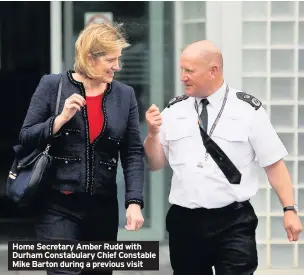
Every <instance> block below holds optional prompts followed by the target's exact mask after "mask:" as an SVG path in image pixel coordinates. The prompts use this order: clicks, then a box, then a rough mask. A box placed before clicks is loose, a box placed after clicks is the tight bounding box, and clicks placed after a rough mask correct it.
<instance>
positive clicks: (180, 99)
mask: <svg viewBox="0 0 304 275" xmlns="http://www.w3.org/2000/svg"><path fill="white" fill-rule="evenodd" d="M188 98H189V96H187V95H179V96H176V97H174V98H172V99H171V100H170V101H169V103H168V105H167V108H170V106H172V105H173V104H175V103H177V102H180V101H183V100H186V99H188Z"/></svg>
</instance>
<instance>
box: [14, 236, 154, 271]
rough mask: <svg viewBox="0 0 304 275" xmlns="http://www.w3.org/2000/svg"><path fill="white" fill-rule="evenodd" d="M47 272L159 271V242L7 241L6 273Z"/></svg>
mask: <svg viewBox="0 0 304 275" xmlns="http://www.w3.org/2000/svg"><path fill="white" fill-rule="evenodd" d="M51 269H53V270H54V269H57V270H58V269H62V270H80V269H86V270H159V242H156V241H138V242H136V241H120V242H70V241H56V242H54V241H44V242H38V241H18V242H17V241H16V242H13V241H9V242H8V270H51Z"/></svg>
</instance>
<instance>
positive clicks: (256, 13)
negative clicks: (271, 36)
mask: <svg viewBox="0 0 304 275" xmlns="http://www.w3.org/2000/svg"><path fill="white" fill-rule="evenodd" d="M242 5H243V17H244V19H247V18H264V17H267V2H266V1H265V2H264V1H242Z"/></svg>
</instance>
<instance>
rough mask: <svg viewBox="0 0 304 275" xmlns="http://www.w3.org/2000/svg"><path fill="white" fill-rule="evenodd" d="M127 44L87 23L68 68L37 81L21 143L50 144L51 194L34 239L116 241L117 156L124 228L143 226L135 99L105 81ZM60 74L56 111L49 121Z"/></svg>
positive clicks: (111, 30)
mask: <svg viewBox="0 0 304 275" xmlns="http://www.w3.org/2000/svg"><path fill="white" fill-rule="evenodd" d="M128 46H129V44H128V43H127V42H126V40H125V38H124V36H123V34H122V32H121V30H120V28H119V27H117V26H115V25H112V24H110V23H103V24H90V25H89V26H88V27H87V28H85V29H84V30H83V31H82V32H81V33H80V35H79V37H78V40H77V41H76V46H75V64H74V70H73V71H68V72H64V73H62V74H58V75H56V74H51V75H45V76H43V77H42V79H41V80H40V83H39V85H38V87H37V89H36V91H35V93H34V95H33V97H32V100H31V103H30V106H29V110H28V112H27V115H26V118H25V121H24V123H23V126H22V129H21V132H20V141H21V144H22V145H23V146H25V147H28V148H35V147H37V146H39V147H41V148H43V147H45V145H46V144H47V142H51V145H52V146H51V148H50V155H52V156H53V157H54V161H53V165H52V173H51V174H52V176H51V178H49V180H51V181H52V190H53V191H52V192H51V194H50V199H49V202H48V203H47V207H46V209H45V210H43V215H42V217H41V219H39V222H38V224H37V236H38V239H39V240H62V239H65V240H79V241H115V240H117V232H118V201H117V186H116V171H117V163H118V154H119V155H120V159H121V163H122V167H123V170H124V176H125V182H126V195H125V197H126V202H125V207H126V209H127V210H126V216H127V224H126V229H127V230H138V229H139V228H140V227H141V226H142V225H143V221H144V219H143V217H142V213H141V209H142V208H143V182H144V179H143V178H144V177H143V175H144V162H143V157H144V153H143V152H144V151H143V146H142V141H141V138H140V132H139V116H138V107H137V101H136V98H135V94H134V90H133V89H132V88H131V87H130V86H127V85H124V84H122V83H120V82H118V81H115V80H113V77H114V74H115V72H117V71H118V70H119V69H120V68H119V59H120V57H121V54H122V50H123V49H124V48H126V47H128ZM60 76H62V77H63V85H62V96H61V102H60V110H62V111H61V113H60V114H59V115H57V116H54V115H53V114H54V112H55V106H56V97H57V89H58V83H59V79H60ZM48 274H59V271H57V272H56V271H48ZM60 274H71V273H69V272H66V273H62V271H60ZM73 274H75V273H73ZM78 274H84V273H78ZM86 274H87V273H86ZM94 274H96V273H94ZM101 274H112V272H101Z"/></svg>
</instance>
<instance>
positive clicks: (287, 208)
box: [283, 204, 299, 214]
mask: <svg viewBox="0 0 304 275" xmlns="http://www.w3.org/2000/svg"><path fill="white" fill-rule="evenodd" d="M283 210H284V213H285V212H286V211H290V210H291V211H293V212H295V213H296V214H298V212H299V210H298V206H297V205H296V204H295V205H293V206H286V207H284V208H283Z"/></svg>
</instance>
